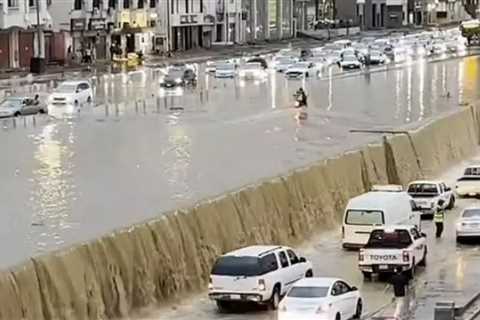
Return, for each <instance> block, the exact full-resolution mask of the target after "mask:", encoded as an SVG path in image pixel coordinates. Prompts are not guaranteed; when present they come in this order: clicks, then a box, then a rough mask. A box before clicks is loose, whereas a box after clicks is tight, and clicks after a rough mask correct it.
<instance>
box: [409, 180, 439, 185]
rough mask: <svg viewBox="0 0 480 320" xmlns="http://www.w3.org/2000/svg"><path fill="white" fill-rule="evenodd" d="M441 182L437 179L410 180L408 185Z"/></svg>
mask: <svg viewBox="0 0 480 320" xmlns="http://www.w3.org/2000/svg"><path fill="white" fill-rule="evenodd" d="M440 183H443V181H438V180H415V181H412V182H410V183H409V184H408V185H411V184H440Z"/></svg>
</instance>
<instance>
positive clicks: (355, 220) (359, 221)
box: [345, 210, 384, 226]
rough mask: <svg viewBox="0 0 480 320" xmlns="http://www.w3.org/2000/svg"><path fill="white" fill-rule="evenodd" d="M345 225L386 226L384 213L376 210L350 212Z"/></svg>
mask: <svg viewBox="0 0 480 320" xmlns="http://www.w3.org/2000/svg"><path fill="white" fill-rule="evenodd" d="M345 223H346V224H351V225H359V226H366V225H382V224H384V218H383V212H382V211H376V210H372V211H370V210H348V211H347V216H346V218H345Z"/></svg>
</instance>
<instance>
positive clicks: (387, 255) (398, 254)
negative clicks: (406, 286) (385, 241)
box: [359, 249, 408, 265]
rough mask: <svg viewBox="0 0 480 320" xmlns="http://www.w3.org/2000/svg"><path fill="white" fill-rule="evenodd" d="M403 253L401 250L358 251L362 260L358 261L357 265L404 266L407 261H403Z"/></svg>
mask: <svg viewBox="0 0 480 320" xmlns="http://www.w3.org/2000/svg"><path fill="white" fill-rule="evenodd" d="M403 252H404V250H401V249H364V250H361V251H360V255H363V258H361V259H360V261H359V263H360V264H361V265H362V264H365V265H374V264H394V265H400V264H405V263H408V261H403Z"/></svg>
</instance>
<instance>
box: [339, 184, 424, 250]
mask: <svg viewBox="0 0 480 320" xmlns="http://www.w3.org/2000/svg"><path fill="white" fill-rule="evenodd" d="M416 211H417V209H416V206H415V202H414V201H413V199H412V198H411V197H410V196H409V195H408V194H407V193H406V192H404V191H397V192H395V191H371V192H367V193H364V194H362V195H360V196H357V197H355V198H352V199H350V201H349V202H348V205H347V208H346V209H345V214H344V217H343V226H342V246H343V248H347V249H348V248H352V249H353V248H361V247H363V246H364V245H365V244H366V243H367V242H368V238H369V237H370V232H372V230H373V229H374V228H375V227H378V226H384V225H385V226H390V225H399V224H402V225H412V226H413V225H415V226H416V227H417V228H418V229H420V214H418V213H417V212H416Z"/></svg>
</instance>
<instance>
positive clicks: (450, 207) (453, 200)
mask: <svg viewBox="0 0 480 320" xmlns="http://www.w3.org/2000/svg"><path fill="white" fill-rule="evenodd" d="M454 207H455V196H453V195H452V196H451V197H450V201H449V202H448V206H447V209H448V210H452V209H453V208H454Z"/></svg>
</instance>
